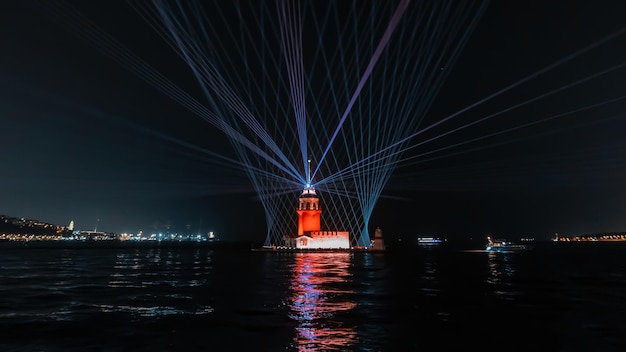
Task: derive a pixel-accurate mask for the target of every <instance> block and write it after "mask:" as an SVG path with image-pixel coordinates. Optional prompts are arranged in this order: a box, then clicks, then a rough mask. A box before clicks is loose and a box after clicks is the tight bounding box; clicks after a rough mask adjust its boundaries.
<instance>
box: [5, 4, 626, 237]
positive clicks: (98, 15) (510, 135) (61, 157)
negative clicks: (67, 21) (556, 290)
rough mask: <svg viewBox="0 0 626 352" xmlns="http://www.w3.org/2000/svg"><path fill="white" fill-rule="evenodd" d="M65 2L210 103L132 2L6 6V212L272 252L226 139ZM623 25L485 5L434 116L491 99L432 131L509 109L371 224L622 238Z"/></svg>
mask: <svg viewBox="0 0 626 352" xmlns="http://www.w3.org/2000/svg"><path fill="white" fill-rule="evenodd" d="M415 3H416V2H414V3H412V4H411V5H410V6H413V5H414V4H415ZM51 4H52V5H51ZM55 4H61V5H59V6H57V5H55ZM67 6H69V7H70V8H73V9H76V10H78V11H80V13H82V15H83V16H84V17H85V18H87V19H89V20H90V21H92V22H93V23H95V24H97V25H98V26H99V28H100V30H101V31H102V32H103V33H108V34H109V35H110V36H112V37H113V38H115V39H117V40H118V41H119V42H120V43H122V44H123V45H124V46H125V47H126V48H127V49H129V50H130V51H132V52H133V53H135V54H136V55H137V56H138V57H140V58H141V59H143V60H144V61H145V62H148V63H150V65H153V67H154V68H156V69H157V70H158V71H159V72H160V73H161V74H163V76H165V77H167V78H168V79H170V80H171V81H173V82H175V83H176V84H177V85H178V86H179V87H181V88H182V89H184V91H186V92H187V93H188V94H189V95H191V96H195V97H198V99H200V96H201V91H200V88H199V87H198V84H197V82H196V80H195V78H194V76H193V75H192V73H191V72H190V70H189V68H188V66H187V65H186V64H185V62H183V61H182V60H181V59H180V57H178V56H177V55H176V54H175V53H174V51H173V50H172V49H171V48H170V47H169V46H168V45H167V44H166V43H165V42H164V41H163V40H162V38H160V37H159V36H158V34H157V33H156V32H155V31H154V30H153V29H152V28H151V27H150V26H149V25H148V23H147V22H146V21H145V20H144V19H142V18H141V16H139V14H138V13H137V12H136V11H135V10H134V8H133V7H132V6H130V5H129V4H128V3H126V2H123V1H89V2H82V1H80V2H67V3H66V2H54V1H52V2H44V1H42V2H36V1H12V2H7V3H6V4H4V6H3V9H2V11H0V35H1V36H0V50H1V53H2V55H0V118H1V127H0V157H1V160H2V166H1V168H0V170H1V172H0V187H1V188H0V189H1V193H0V194H1V195H0V214H4V215H9V216H17V217H25V218H30V219H38V220H41V221H45V222H50V223H55V224H60V225H67V224H69V222H70V221H71V220H73V221H74V222H75V226H76V228H78V229H86V230H91V229H94V228H97V229H98V230H103V231H111V232H137V231H140V230H143V231H144V232H150V231H158V230H159V229H164V228H166V227H167V226H171V227H175V228H185V227H186V228H190V229H199V230H200V231H202V232H207V231H215V232H216V233H217V234H218V235H219V236H222V238H224V239H226V240H233V241H234V240H245V241H257V242H259V241H262V240H263V239H264V236H265V221H264V215H263V209H262V207H261V203H260V202H259V201H258V200H257V199H256V195H255V193H254V192H253V188H252V187H251V185H250V182H249V180H248V178H247V176H246V174H245V173H244V172H243V171H242V170H240V169H238V168H237V167H235V166H234V165H233V163H231V162H229V161H228V160H230V159H236V155H235V153H234V152H233V151H232V148H231V146H230V144H229V140H228V138H226V137H225V136H224V135H223V133H222V132H220V131H219V130H217V129H216V128H215V127H213V126H211V125H210V124H208V123H207V122H206V121H204V120H202V119H201V118H200V117H198V116H196V115H194V114H192V113H190V112H189V110H187V109H186V108H184V107H182V106H181V105H180V104H178V103H177V102H176V101H173V100H172V99H170V98H169V97H167V96H165V95H164V94H163V93H161V92H159V91H158V90H157V89H155V87H154V86H152V85H150V84H147V83H146V82H145V81H144V80H142V79H141V78H139V77H138V76H137V75H136V74H134V73H133V72H131V71H130V70H128V68H127V67H124V66H123V65H120V63H119V62H116V60H113V59H112V58H111V57H110V56H108V55H106V53H103V52H102V50H98V48H102V46H101V45H100V44H99V43H98V42H94V41H93V40H91V41H89V40H85V38H84V37H81V34H83V33H80V32H77V31H76V30H72V29H71V28H68V26H67V25H63V23H60V22H59V15H58V14H56V12H54V11H53V9H55V8H56V9H59V8H61V9H63V8H67ZM409 11H410V8H409ZM624 14H626V3H625V2H623V1H494V2H492V3H490V4H489V6H488V7H487V9H486V11H485V13H484V14H483V16H482V17H481V19H480V22H479V23H478V25H477V26H476V28H475V30H474V31H473V32H472V34H471V37H470V39H469V40H468V42H467V44H466V46H465V47H464V49H463V51H462V52H461V55H460V56H459V58H458V60H457V62H456V63H455V65H454V66H453V67H446V68H442V69H445V70H450V72H449V75H448V76H447V79H446V81H445V83H444V85H443V86H442V88H441V90H440V91H439V92H438V93H437V96H436V99H435V100H434V102H433V104H432V106H431V108H430V109H429V111H428V113H427V115H426V117H425V120H424V122H425V124H429V123H434V122H436V121H438V120H441V119H443V118H445V117H448V116H450V115H452V114H455V113H457V112H459V111H461V110H462V109H464V108H466V107H468V106H472V104H475V103H477V102H480V101H481V100H483V99H485V101H484V102H483V103H481V104H478V105H477V106H476V107H475V108H472V109H469V110H468V111H466V112H463V113H462V114H460V115H459V116H458V118H457V119H455V121H457V122H456V123H450V124H442V125H441V126H440V128H438V129H437V130H436V131H434V132H436V133H445V132H446V131H449V130H451V129H454V128H455V127H458V126H460V125H462V124H467V123H469V122H471V121H477V120H479V119H481V118H483V117H485V116H489V115H490V114H493V113H496V112H499V111H503V110H506V109H511V111H508V112H506V113H503V114H501V115H499V116H497V117H495V118H493V119H490V120H489V121H487V122H486V123H484V124H477V125H476V126H473V127H472V128H468V129H467V130H465V131H463V133H460V134H454V135H451V136H450V137H449V138H448V137H446V138H441V139H440V140H438V141H437V142H436V143H433V144H431V145H429V147H428V148H430V149H428V148H420V149H419V151H415V152H414V153H415V154H421V153H425V152H427V151H428V150H432V151H434V150H436V149H438V148H442V147H445V146H446V145H452V144H455V143H459V142H460V141H463V140H465V141H467V140H469V139H477V142H475V143H467V144H465V145H464V146H463V147H460V148H455V149H450V150H449V151H447V152H444V153H433V154H432V158H425V157H421V158H419V159H416V160H419V162H411V160H410V159H409V160H407V161H405V162H403V163H402V164H401V165H400V166H399V167H398V168H397V170H396V171H395V172H394V174H393V177H392V179H391V180H390V181H389V183H388V185H387V187H386V188H385V190H384V192H383V195H382V196H381V198H380V200H379V203H378V204H377V206H376V208H375V211H374V214H373V217H372V224H373V225H378V226H381V228H382V229H383V231H384V233H385V234H386V235H389V236H392V237H405V236H415V235H421V234H429V235H441V236H448V237H480V238H483V237H484V236H485V235H486V234H506V235H515V236H534V237H535V238H538V239H548V238H550V237H552V236H553V235H554V233H556V232H558V233H559V234H563V235H573V234H588V233H598V232H608V231H626V216H624V215H625V214H626V183H625V180H626V138H625V137H624V136H625V132H626V31H625V29H626V22H624ZM305 45H306V43H305ZM407 46H409V45H407ZM407 50H409V49H407ZM218 54H220V55H229V53H227V52H223V53H218ZM230 55H234V54H233V53H230ZM557 63H558V65H557ZM620 65H625V66H620ZM552 66H553V67H552ZM547 68H550V69H549V70H548V69H547ZM544 71H545V72H544ZM575 82H578V83H577V84H574V83H575ZM508 88H510V89H508ZM505 89H506V91H503V92H502V94H497V95H495V93H497V92H499V91H501V90H505ZM555 90H559V91H558V92H555V93H554V94H551V95H549V96H546V97H545V98H542V99H539V98H538V97H540V96H541V95H542V94H546V93H548V92H552V91H555ZM487 98H488V99H487ZM525 101H530V102H529V103H527V104H524V105H523V106H520V107H516V104H520V103H522V102H525ZM514 107H516V108H514ZM520 126H524V127H523V128H522V127H520ZM434 132H433V133H434ZM496 132H499V133H496ZM483 137H484V138H483ZM412 153H413V152H412ZM408 155H409V156H410V155H411V154H408ZM427 159H428V160H427ZM295 203H296V199H294V207H295Z"/></svg>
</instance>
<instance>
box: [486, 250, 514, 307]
mask: <svg viewBox="0 0 626 352" xmlns="http://www.w3.org/2000/svg"><path fill="white" fill-rule="evenodd" d="M512 255H515V253H502V252H489V253H488V256H489V257H488V267H489V276H488V277H487V279H486V281H487V283H488V284H489V285H490V286H491V287H492V290H493V293H494V294H495V295H496V296H497V297H500V298H502V299H506V300H512V299H514V297H515V296H516V295H517V294H518V292H516V291H515V290H514V289H513V287H514V286H513V279H514V278H515V275H516V269H515V265H514V262H513V258H512V257H511V256H512Z"/></svg>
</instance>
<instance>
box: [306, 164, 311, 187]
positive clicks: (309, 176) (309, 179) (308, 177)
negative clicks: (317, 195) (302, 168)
mask: <svg viewBox="0 0 626 352" xmlns="http://www.w3.org/2000/svg"><path fill="white" fill-rule="evenodd" d="M306 185H307V187H310V186H311V159H309V167H308V170H307V175H306Z"/></svg>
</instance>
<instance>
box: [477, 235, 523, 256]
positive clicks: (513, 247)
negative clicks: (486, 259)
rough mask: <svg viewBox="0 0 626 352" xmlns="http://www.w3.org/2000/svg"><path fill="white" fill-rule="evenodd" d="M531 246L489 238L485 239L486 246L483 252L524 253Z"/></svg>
mask: <svg viewBox="0 0 626 352" xmlns="http://www.w3.org/2000/svg"><path fill="white" fill-rule="evenodd" d="M532 247H533V246H532V245H531V244H527V243H518V242H513V241H507V240H504V239H495V238H491V237H487V245H486V246H485V250H486V251H487V252H503V253H510V252H524V251H528V250H530V249H532Z"/></svg>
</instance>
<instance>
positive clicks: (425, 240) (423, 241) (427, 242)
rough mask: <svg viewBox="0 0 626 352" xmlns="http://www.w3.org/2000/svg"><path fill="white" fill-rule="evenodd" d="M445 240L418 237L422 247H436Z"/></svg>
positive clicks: (418, 242)
mask: <svg viewBox="0 0 626 352" xmlns="http://www.w3.org/2000/svg"><path fill="white" fill-rule="evenodd" d="M442 242H443V240H442V239H441V238H439V237H418V238H417V244H418V245H420V246H436V245H438V244H440V243H442Z"/></svg>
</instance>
